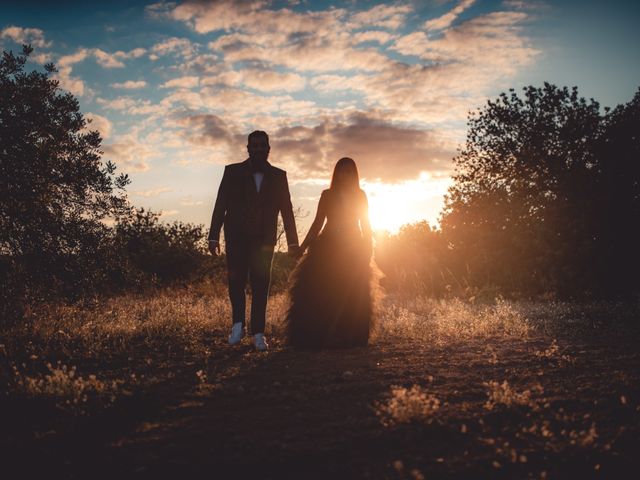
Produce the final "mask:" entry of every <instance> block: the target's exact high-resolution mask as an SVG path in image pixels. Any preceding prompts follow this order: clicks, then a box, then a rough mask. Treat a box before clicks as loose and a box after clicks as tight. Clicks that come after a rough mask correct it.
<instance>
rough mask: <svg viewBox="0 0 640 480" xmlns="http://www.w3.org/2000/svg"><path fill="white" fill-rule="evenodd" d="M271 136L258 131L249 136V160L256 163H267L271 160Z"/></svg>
mask: <svg viewBox="0 0 640 480" xmlns="http://www.w3.org/2000/svg"><path fill="white" fill-rule="evenodd" d="M269 150H271V147H270V146H269V135H267V132H263V131H262V130H256V131H254V132H251V133H250V134H249V139H248V142H247V151H248V152H249V158H250V159H251V161H252V162H254V163H265V162H266V161H267V158H269Z"/></svg>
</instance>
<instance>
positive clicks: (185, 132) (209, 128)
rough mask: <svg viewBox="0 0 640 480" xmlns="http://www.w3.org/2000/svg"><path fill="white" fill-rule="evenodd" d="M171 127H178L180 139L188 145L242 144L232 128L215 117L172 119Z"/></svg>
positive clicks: (199, 116) (194, 116) (198, 115)
mask: <svg viewBox="0 0 640 480" xmlns="http://www.w3.org/2000/svg"><path fill="white" fill-rule="evenodd" d="M173 125H174V126H177V127H180V129H181V133H180V135H181V137H182V138H184V139H185V140H187V141H188V142H189V143H192V144H194V145H199V146H223V147H227V146H232V145H233V144H235V143H237V142H242V138H243V135H240V134H239V132H237V131H236V130H235V129H234V128H233V127H232V126H230V125H229V124H228V123H227V122H226V121H225V120H223V119H222V118H221V117H219V116H217V115H212V114H195V115H186V116H180V117H176V118H174V119H173Z"/></svg>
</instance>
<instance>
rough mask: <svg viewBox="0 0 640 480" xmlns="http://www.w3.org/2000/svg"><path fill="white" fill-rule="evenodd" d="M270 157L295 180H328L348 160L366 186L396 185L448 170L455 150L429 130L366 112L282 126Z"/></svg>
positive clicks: (272, 137)
mask: <svg viewBox="0 0 640 480" xmlns="http://www.w3.org/2000/svg"><path fill="white" fill-rule="evenodd" d="M271 144H272V154H273V155H274V156H276V157H277V158H278V159H280V161H281V162H283V163H284V164H285V165H286V166H287V167H288V169H290V170H291V171H292V172H294V175H295V176H297V177H299V178H300V177H306V176H312V177H313V176H320V177H326V176H330V173H331V170H332V168H333V165H334V164H335V162H336V161H337V160H338V159H339V158H341V157H345V156H348V157H352V158H353V159H354V160H355V161H356V163H357V164H358V168H359V170H360V175H361V177H362V178H365V179H367V180H369V181H372V180H376V179H384V181H386V182H397V181H401V180H406V179H410V178H415V177H416V176H418V175H419V174H420V172H423V171H440V170H443V169H448V168H449V162H448V161H449V159H450V158H451V156H452V154H453V153H454V152H455V150H454V147H453V145H451V144H449V143H448V142H446V141H444V140H443V139H441V138H439V137H438V136H437V135H435V134H434V133H433V132H431V131H429V130H424V129H419V128H413V127H406V126H399V125H394V124H392V123H390V122H388V121H385V120H383V119H378V118H374V117H372V116H370V115H368V114H366V113H362V112H360V113H355V114H352V115H351V116H350V117H348V118H347V119H346V120H344V121H336V120H335V119H329V118H327V119H324V120H323V121H322V122H321V123H319V124H317V125H316V126H313V127H306V126H293V127H283V128H280V129H279V130H277V131H276V132H274V133H273V134H272V135H271Z"/></svg>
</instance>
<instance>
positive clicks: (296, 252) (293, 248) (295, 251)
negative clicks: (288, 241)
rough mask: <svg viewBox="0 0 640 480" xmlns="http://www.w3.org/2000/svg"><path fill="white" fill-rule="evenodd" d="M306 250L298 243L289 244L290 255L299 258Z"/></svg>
mask: <svg viewBox="0 0 640 480" xmlns="http://www.w3.org/2000/svg"><path fill="white" fill-rule="evenodd" d="M303 253H304V250H303V249H302V248H300V247H299V246H298V245H289V256H290V257H293V258H295V259H298V258H300V257H301V256H302V254H303Z"/></svg>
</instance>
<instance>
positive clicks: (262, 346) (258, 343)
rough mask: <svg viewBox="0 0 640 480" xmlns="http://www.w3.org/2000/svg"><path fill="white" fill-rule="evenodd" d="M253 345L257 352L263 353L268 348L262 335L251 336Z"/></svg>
mask: <svg viewBox="0 0 640 480" xmlns="http://www.w3.org/2000/svg"><path fill="white" fill-rule="evenodd" d="M253 345H254V346H255V347H256V350H258V351H259V352H264V351H266V350H267V349H268V348H269V344H268V343H267V342H266V340H265V338H264V334H263V333H256V334H255V335H254V336H253Z"/></svg>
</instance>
